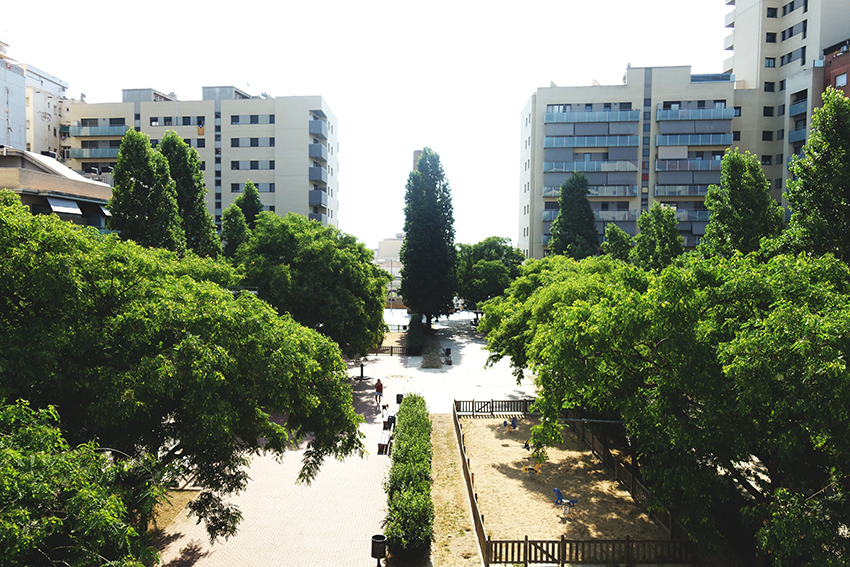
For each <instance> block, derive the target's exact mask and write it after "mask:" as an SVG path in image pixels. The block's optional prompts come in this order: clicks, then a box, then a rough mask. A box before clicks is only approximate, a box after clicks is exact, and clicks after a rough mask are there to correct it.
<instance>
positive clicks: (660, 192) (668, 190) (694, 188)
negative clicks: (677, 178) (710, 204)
mask: <svg viewBox="0 0 850 567" xmlns="http://www.w3.org/2000/svg"><path fill="white" fill-rule="evenodd" d="M654 195H655V196H656V197H705V196H706V195H708V185H656V186H655V193H654Z"/></svg>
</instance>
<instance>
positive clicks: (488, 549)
mask: <svg viewBox="0 0 850 567" xmlns="http://www.w3.org/2000/svg"><path fill="white" fill-rule="evenodd" d="M481 523H482V524H483V523H484V516H481ZM483 552H484V567H490V555H491V553H492V552H493V536H487V541H485V542H484V550H483Z"/></svg>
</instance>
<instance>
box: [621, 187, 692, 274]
mask: <svg viewBox="0 0 850 567" xmlns="http://www.w3.org/2000/svg"><path fill="white" fill-rule="evenodd" d="M637 225H638V231H639V232H638V233H637V235H635V237H634V238H633V239H632V242H634V246H633V247H632V249H631V250H630V251H629V260H631V262H632V263H633V264H634V265H636V266H638V267H640V268H643V269H644V270H661V269H663V268H665V267H666V266H669V265H670V263H672V262H673V260H674V259H675V258H676V257H678V256H680V255H681V254H682V253H683V252H684V251H685V248H684V247H683V246H682V242H683V240H684V239H683V238H682V235H681V234H679V221H678V220H677V219H676V211H675V210H674V209H672V208H670V207H668V206H666V205H662V204H660V203H659V202H658V201H655V202H654V203H653V204H652V206H651V207H650V208H649V210H648V211H644V212H643V213H641V215H640V216H639V217H638V220H637Z"/></svg>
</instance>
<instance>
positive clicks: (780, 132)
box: [776, 128, 785, 140]
mask: <svg viewBox="0 0 850 567" xmlns="http://www.w3.org/2000/svg"><path fill="white" fill-rule="evenodd" d="M776 139H777V140H784V139H785V128H783V129H781V130H777V131H776Z"/></svg>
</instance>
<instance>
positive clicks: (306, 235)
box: [228, 213, 390, 356]
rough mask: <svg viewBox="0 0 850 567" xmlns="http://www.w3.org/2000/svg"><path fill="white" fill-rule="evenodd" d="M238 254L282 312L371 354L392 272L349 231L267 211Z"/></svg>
mask: <svg viewBox="0 0 850 567" xmlns="http://www.w3.org/2000/svg"><path fill="white" fill-rule="evenodd" d="M228 248H229V245H228ZM236 259H237V262H238V264H239V266H240V267H241V269H242V270H243V272H244V274H245V280H244V284H245V285H249V286H257V288H258V290H259V294H260V297H261V298H263V299H264V300H266V301H268V302H269V303H270V304H271V305H273V306H274V307H275V308H277V310H278V312H280V313H289V314H290V315H292V317H293V318H294V319H295V320H296V321H298V322H299V323H301V324H302V325H304V326H305V327H309V328H311V329H316V330H317V331H319V332H320V333H322V334H323V335H326V336H327V337H330V338H331V339H332V340H334V341H336V342H337V343H338V344H339V346H340V348H341V349H342V350H343V352H345V353H346V354H347V355H348V356H357V355H362V354H365V353H366V351H367V350H368V349H370V348H373V347H374V346H376V345H377V344H379V343H380V342H381V340H382V339H383V338H384V333H385V325H384V305H385V297H386V290H387V283H388V282H389V280H390V277H389V274H388V273H387V272H385V271H384V270H382V269H380V268H379V267H378V266H376V265H375V264H374V263H373V259H374V255H373V253H372V251H371V250H369V249H367V248H366V247H365V246H364V245H363V244H362V243H361V242H358V241H357V239H356V238H354V237H353V236H351V235H350V234H346V233H344V232H341V231H340V230H339V229H337V228H335V227H332V226H323V225H322V224H321V223H318V222H315V221H310V220H307V217H305V216H303V215H297V214H295V213H289V214H287V215H286V216H285V217H283V218H281V217H279V216H277V215H274V214H272V213H262V214H260V216H259V217H257V222H256V226H255V228H254V231H253V234H252V237H251V239H250V240H249V241H248V243H247V244H246V245H245V246H243V247H242V248H240V249H239V250H238V251H237V254H236Z"/></svg>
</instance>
